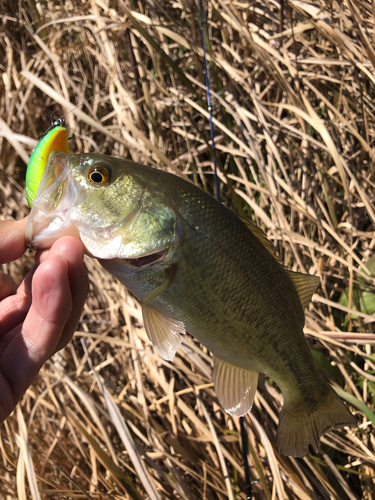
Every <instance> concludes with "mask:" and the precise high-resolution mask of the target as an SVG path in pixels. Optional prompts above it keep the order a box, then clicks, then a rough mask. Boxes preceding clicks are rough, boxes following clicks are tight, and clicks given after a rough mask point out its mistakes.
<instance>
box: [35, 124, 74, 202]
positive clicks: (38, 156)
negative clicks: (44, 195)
mask: <svg viewBox="0 0 375 500" xmlns="http://www.w3.org/2000/svg"><path fill="white" fill-rule="evenodd" d="M52 151H62V152H64V153H69V146H68V133H67V130H66V127H64V126H61V125H57V126H56V127H54V128H53V129H52V130H50V131H49V132H48V133H47V134H46V135H45V136H44V137H43V138H42V139H41V140H40V141H39V142H38V144H37V145H36V147H35V148H34V150H33V152H32V153H31V156H30V161H29V164H28V165H27V170H26V189H25V191H26V199H27V202H28V204H29V207H30V208H32V206H33V200H34V198H35V196H36V193H37V191H38V188H39V184H40V181H41V180H42V177H43V173H44V170H45V168H46V165H47V161H48V157H49V155H50V153H51V152H52Z"/></svg>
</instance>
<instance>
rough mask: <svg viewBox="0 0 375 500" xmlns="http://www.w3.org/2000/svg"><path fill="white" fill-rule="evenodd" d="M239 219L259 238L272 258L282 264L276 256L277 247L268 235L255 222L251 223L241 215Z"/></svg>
mask: <svg viewBox="0 0 375 500" xmlns="http://www.w3.org/2000/svg"><path fill="white" fill-rule="evenodd" d="M238 218H239V219H241V221H242V222H243V223H244V224H245V226H246V227H247V228H248V229H249V230H250V231H251V232H252V233H253V235H254V236H256V237H257V239H258V240H259V241H260V242H261V243H262V245H263V246H264V248H265V249H266V250H268V251H269V253H270V254H271V255H272V257H274V258H275V259H276V260H277V262H280V263H281V264H282V262H281V261H280V259H279V257H278V256H277V255H276V251H275V247H274V246H273V244H272V243H271V242H270V240H269V239H268V238H267V235H266V233H265V232H264V231H263V230H262V229H260V227H258V226H256V225H255V224H254V222H251V220H249V219H247V218H246V217H242V216H241V215H239V216H238Z"/></svg>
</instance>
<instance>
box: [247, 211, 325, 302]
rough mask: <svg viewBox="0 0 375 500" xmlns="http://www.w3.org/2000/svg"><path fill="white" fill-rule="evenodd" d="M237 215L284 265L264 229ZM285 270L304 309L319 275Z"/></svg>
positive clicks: (317, 283) (315, 286)
mask: <svg viewBox="0 0 375 500" xmlns="http://www.w3.org/2000/svg"><path fill="white" fill-rule="evenodd" d="M238 217H239V219H241V221H242V222H243V223H244V224H245V226H246V227H247V228H248V229H249V230H250V231H251V232H252V233H253V235H254V236H256V237H257V238H258V240H259V241H260V242H261V243H262V245H263V246H264V248H265V249H266V250H268V251H269V253H270V254H271V255H272V257H274V258H275V259H276V260H277V262H279V263H280V264H281V265H282V266H284V264H283V263H282V262H281V260H280V259H279V257H278V256H277V255H276V252H275V248H274V246H273V245H272V243H271V242H270V240H269V239H268V238H267V236H266V234H265V233H264V231H262V229H260V228H259V227H258V226H256V225H255V224H254V223H253V222H251V221H250V220H249V219H247V218H246V217H241V216H240V215H239V216H238ZM285 270H286V272H287V273H288V274H289V277H290V279H291V280H292V282H293V285H294V287H295V289H296V290H297V293H298V295H299V298H300V300H301V304H302V307H303V308H304V309H305V308H306V307H307V306H308V305H309V302H310V300H311V296H312V294H313V293H314V292H315V290H316V289H317V287H318V285H319V281H320V279H319V277H318V276H312V275H311V274H301V273H295V272H294V271H289V269H286V268H285Z"/></svg>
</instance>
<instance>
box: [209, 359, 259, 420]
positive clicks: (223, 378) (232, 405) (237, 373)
mask: <svg viewBox="0 0 375 500" xmlns="http://www.w3.org/2000/svg"><path fill="white" fill-rule="evenodd" d="M213 379H214V384H215V392H216V395H217V397H218V399H219V401H220V404H221V405H222V407H223V408H224V410H225V411H226V412H227V413H229V414H230V415H232V416H234V417H242V416H243V415H245V414H246V413H247V412H248V411H250V410H251V407H252V405H253V401H254V396H255V392H256V390H257V385H258V372H255V371H253V370H246V369H245V368H241V367H240V366H236V365H233V364H232V363H229V362H228V361H224V360H223V359H220V358H217V357H216V356H214V370H213Z"/></svg>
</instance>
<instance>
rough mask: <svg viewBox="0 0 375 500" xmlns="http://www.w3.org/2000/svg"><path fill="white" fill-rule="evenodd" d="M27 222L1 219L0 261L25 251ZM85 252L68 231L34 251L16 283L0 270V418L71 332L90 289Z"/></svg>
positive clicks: (10, 259)
mask: <svg viewBox="0 0 375 500" xmlns="http://www.w3.org/2000/svg"><path fill="white" fill-rule="evenodd" d="M26 223H27V220H26V219H23V220H20V221H0V264H2V263H5V262H11V261H13V260H16V259H18V258H19V257H20V256H21V255H22V254H23V253H24V252H25V250H26V247H25V236H24V235H25V228H26ZM83 255H84V246H83V244H82V242H81V241H80V240H78V239H77V238H73V237H71V236H67V237H64V238H61V239H59V240H57V241H56V242H55V243H54V244H53V245H52V247H51V248H50V249H49V250H44V251H41V252H38V253H37V254H36V257H35V262H36V263H35V266H34V268H33V269H32V270H31V271H30V272H29V274H28V275H27V276H26V278H25V279H24V281H23V282H22V284H21V285H20V286H19V288H18V289H17V286H16V284H15V283H14V282H13V280H12V279H11V278H10V277H9V276H8V275H6V274H5V273H0V422H2V421H4V420H5V418H6V417H7V416H8V415H9V414H10V413H11V412H12V411H13V409H14V408H15V406H16V404H17V402H18V401H19V399H20V398H21V396H22V395H23V394H24V392H25V391H26V390H27V388H28V387H29V386H30V384H31V382H32V381H33V379H34V377H35V376H36V375H37V373H38V372H39V370H40V368H41V367H42V365H43V363H44V362H45V361H46V360H47V359H48V358H49V357H50V356H51V355H52V354H53V353H55V352H57V351H58V350H60V349H62V348H63V347H64V346H65V345H66V344H67V343H68V342H69V341H70V339H71V338H72V336H73V334H74V332H75V329H76V327H77V324H78V321H79V318H80V316H81V312H82V309H83V306H84V303H85V299H86V295H87V292H88V277H87V272H86V269H85V266H84V263H83Z"/></svg>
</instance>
